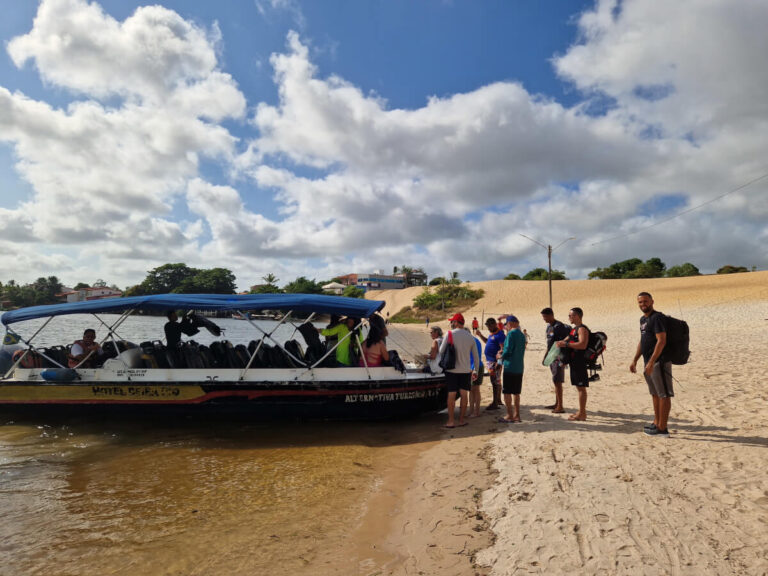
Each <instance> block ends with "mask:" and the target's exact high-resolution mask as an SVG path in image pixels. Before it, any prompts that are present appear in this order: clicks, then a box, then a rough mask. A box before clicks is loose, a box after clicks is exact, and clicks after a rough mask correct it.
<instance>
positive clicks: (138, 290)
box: [123, 284, 146, 298]
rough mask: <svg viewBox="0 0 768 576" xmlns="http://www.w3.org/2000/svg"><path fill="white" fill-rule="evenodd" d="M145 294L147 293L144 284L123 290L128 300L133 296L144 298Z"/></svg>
mask: <svg viewBox="0 0 768 576" xmlns="http://www.w3.org/2000/svg"><path fill="white" fill-rule="evenodd" d="M145 294H146V292H145V291H144V286H143V285H142V284H135V285H133V286H128V287H127V288H126V289H125V290H123V296H125V297H126V298H130V297H131V296H144V295H145Z"/></svg>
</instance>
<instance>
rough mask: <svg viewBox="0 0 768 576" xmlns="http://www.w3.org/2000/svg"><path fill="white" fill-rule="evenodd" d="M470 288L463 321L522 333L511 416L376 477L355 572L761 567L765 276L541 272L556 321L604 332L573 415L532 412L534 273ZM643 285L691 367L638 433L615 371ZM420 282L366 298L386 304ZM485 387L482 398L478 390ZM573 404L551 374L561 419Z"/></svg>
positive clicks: (538, 295) (543, 293) (635, 397)
mask: <svg viewBox="0 0 768 576" xmlns="http://www.w3.org/2000/svg"><path fill="white" fill-rule="evenodd" d="M473 286H474V287H480V288H483V289H484V290H485V296H484V298H482V299H481V300H480V301H478V302H477V303H476V305H475V306H474V307H473V308H472V309H470V310H468V311H466V312H465V313H464V315H465V317H467V320H468V321H470V320H471V318H472V317H473V316H477V317H478V319H479V320H481V321H482V319H483V318H484V317H487V316H488V315H493V316H498V315H501V314H506V313H514V314H515V315H517V316H518V317H519V318H520V320H521V325H522V327H523V328H526V329H527V331H528V333H529V335H530V337H531V341H530V345H529V350H528V352H527V354H526V372H525V378H524V384H523V393H522V396H521V405H522V409H521V412H522V419H523V422H522V423H521V424H515V425H504V424H498V423H497V422H496V418H495V414H494V415H493V416H491V415H490V414H485V415H483V416H481V417H480V418H478V419H474V420H472V421H471V422H470V425H469V426H467V427H465V428H462V429H457V430H451V431H445V432H443V433H442V437H441V439H439V440H437V441H431V442H430V443H429V444H427V445H424V446H422V448H423V450H422V451H421V452H420V453H419V454H418V457H417V458H416V459H415V461H412V462H411V464H410V465H409V466H406V467H405V468H404V469H403V470H401V471H400V474H395V473H393V474H391V475H390V476H391V477H390V478H389V479H386V478H384V479H383V481H382V483H381V486H380V488H379V490H378V491H377V492H376V493H375V494H374V495H373V496H372V498H371V501H370V503H369V506H368V513H367V514H366V515H365V518H364V519H363V521H362V523H361V526H360V528H359V530H358V531H357V535H356V537H355V538H354V542H355V546H356V550H355V553H356V556H357V557H358V558H360V559H361V561H360V562H359V563H358V566H359V573H361V574H441V575H449V574H450V575H453V574H455V575H465V574H466V575H474V574H491V575H511V574H528V573H533V574H538V573H541V574H571V573H582V574H691V575H693V574H766V573H768V480H766V475H765V458H766V454H768V453H767V452H766V449H768V415H766V414H767V413H766V411H765V407H766V401H767V400H768V393H767V392H766V390H765V384H764V382H763V379H764V374H765V372H766V369H767V368H768V360H766V358H767V356H766V354H764V353H762V352H761V350H762V348H763V347H762V346H760V345H759V343H761V342H764V341H765V340H766V336H768V321H766V318H768V272H753V273H747V274H735V275H727V276H702V277H692V278H679V279H653V280H601V281H595V280H591V281H586V280H585V281H563V282H555V283H554V284H553V286H554V289H553V292H554V295H553V300H554V306H553V308H554V309H555V314H556V316H557V317H558V319H561V320H566V316H567V311H568V309H569V308H570V307H573V306H580V307H581V308H583V309H584V323H585V324H586V325H587V326H589V327H590V328H591V329H592V330H602V331H604V332H606V333H607V334H608V338H609V340H608V346H607V350H606V353H605V357H604V360H605V362H604V369H603V371H602V372H601V379H600V381H599V382H595V383H593V384H592V386H591V387H590V389H589V401H588V405H587V412H588V420H587V421H586V422H571V421H568V419H567V416H568V414H552V413H551V412H550V411H549V410H547V409H545V408H544V406H546V405H547V404H550V403H551V402H552V401H553V399H554V394H553V388H552V385H551V380H550V377H549V373H548V370H547V369H546V368H544V367H543V366H542V365H541V359H542V356H543V354H544V342H545V339H544V329H545V325H544V322H543V321H542V319H541V316H540V315H539V311H540V310H541V308H543V307H544V306H546V305H547V304H548V293H547V283H546V282H522V281H492V282H479V283H474V284H473ZM643 290H645V291H649V292H651V293H652V294H653V296H654V300H655V307H656V309H657V310H660V311H662V312H665V313H668V314H670V315H673V316H676V317H678V318H683V319H685V320H686V321H687V322H688V324H689V326H690V330H691V350H692V355H691V359H690V362H689V363H688V364H687V365H686V366H680V367H675V369H674V377H675V398H674V399H673V402H672V413H671V417H670V432H671V436H670V437H669V438H668V439H664V438H652V437H648V436H646V435H644V434H643V432H642V427H643V424H646V423H648V422H650V421H651V420H652V407H651V399H650V396H649V394H648V390H647V387H646V385H645V383H644V381H643V380H642V377H641V376H639V375H636V374H631V373H630V372H629V370H628V365H629V363H630V361H631V359H632V357H633V354H634V350H635V347H636V345H637V342H638V339H639V328H638V320H639V317H640V315H641V314H640V311H639V310H638V308H637V304H636V295H637V293H638V292H639V291H643ZM419 291H420V289H418V288H412V289H408V290H402V291H388V292H378V293H372V294H371V295H370V297H372V298H379V299H383V300H386V301H387V307H386V308H385V310H389V311H390V312H391V313H394V312H396V311H398V310H400V308H402V307H403V306H406V305H409V304H410V301H411V299H412V298H413V297H414V296H415V295H416V294H418V293H419ZM435 320H436V318H435ZM441 325H442V326H443V327H446V325H447V323H446V322H445V321H443V322H441ZM391 333H392V336H391V339H390V340H391V341H392V345H391V347H395V348H398V349H401V350H404V352H405V354H403V355H404V356H407V355H408V351H409V350H410V349H419V348H422V350H420V351H423V349H425V348H426V346H428V337H427V333H426V329H425V327H424V326H414V325H410V326H398V325H395V326H393V329H392V331H391ZM483 393H484V400H487V399H488V398H489V396H490V387H489V386H488V385H487V384H486V385H484V390H483ZM575 404H576V392H575V390H573V389H571V386H570V385H569V384H568V382H567V377H566V386H565V405H566V409H567V411H568V412H573V409H574V406H575Z"/></svg>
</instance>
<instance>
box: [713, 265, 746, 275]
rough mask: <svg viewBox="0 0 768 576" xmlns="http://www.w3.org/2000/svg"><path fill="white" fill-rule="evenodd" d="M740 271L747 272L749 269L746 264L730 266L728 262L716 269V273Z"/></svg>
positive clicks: (736, 272)
mask: <svg viewBox="0 0 768 576" xmlns="http://www.w3.org/2000/svg"><path fill="white" fill-rule="evenodd" d="M740 272H749V270H747V268H746V266H731V265H730V264H726V265H725V266H722V267H720V268H718V269H717V273H718V274H738V273H740Z"/></svg>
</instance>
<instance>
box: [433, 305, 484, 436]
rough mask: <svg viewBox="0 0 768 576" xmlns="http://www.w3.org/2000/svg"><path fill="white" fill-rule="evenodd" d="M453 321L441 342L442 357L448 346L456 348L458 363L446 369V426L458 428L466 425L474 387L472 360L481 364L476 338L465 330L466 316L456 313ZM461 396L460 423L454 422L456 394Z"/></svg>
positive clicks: (477, 364)
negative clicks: (469, 401)
mask: <svg viewBox="0 0 768 576" xmlns="http://www.w3.org/2000/svg"><path fill="white" fill-rule="evenodd" d="M448 321H449V322H450V323H451V330H450V331H449V332H448V333H447V334H446V336H445V338H443V342H442V344H440V358H444V357H445V354H446V351H447V349H448V346H449V345H451V344H453V346H454V348H455V349H456V364H455V366H454V367H453V368H448V369H446V370H445V383H446V389H447V390H448V402H447V404H448V421H447V422H446V423H445V426H444V428H456V427H457V426H466V425H467V421H466V416H467V402H468V400H469V392H470V390H471V389H472V368H471V367H470V366H471V364H470V362H474V365H475V366H479V365H480V355H479V354H478V353H477V345H476V344H475V338H474V336H472V334H470V333H469V331H468V330H464V316H462V315H461V314H454V315H453V316H451V318H450V319H449V320H448ZM457 395H458V396H459V398H460V402H459V423H458V424H456V423H455V422H454V418H455V414H454V412H455V410H456V396H457Z"/></svg>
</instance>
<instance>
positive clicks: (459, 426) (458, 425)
mask: <svg viewBox="0 0 768 576" xmlns="http://www.w3.org/2000/svg"><path fill="white" fill-rule="evenodd" d="M467 424H469V422H464V424H456V428H461V427H462V426H466V425H467Z"/></svg>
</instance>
